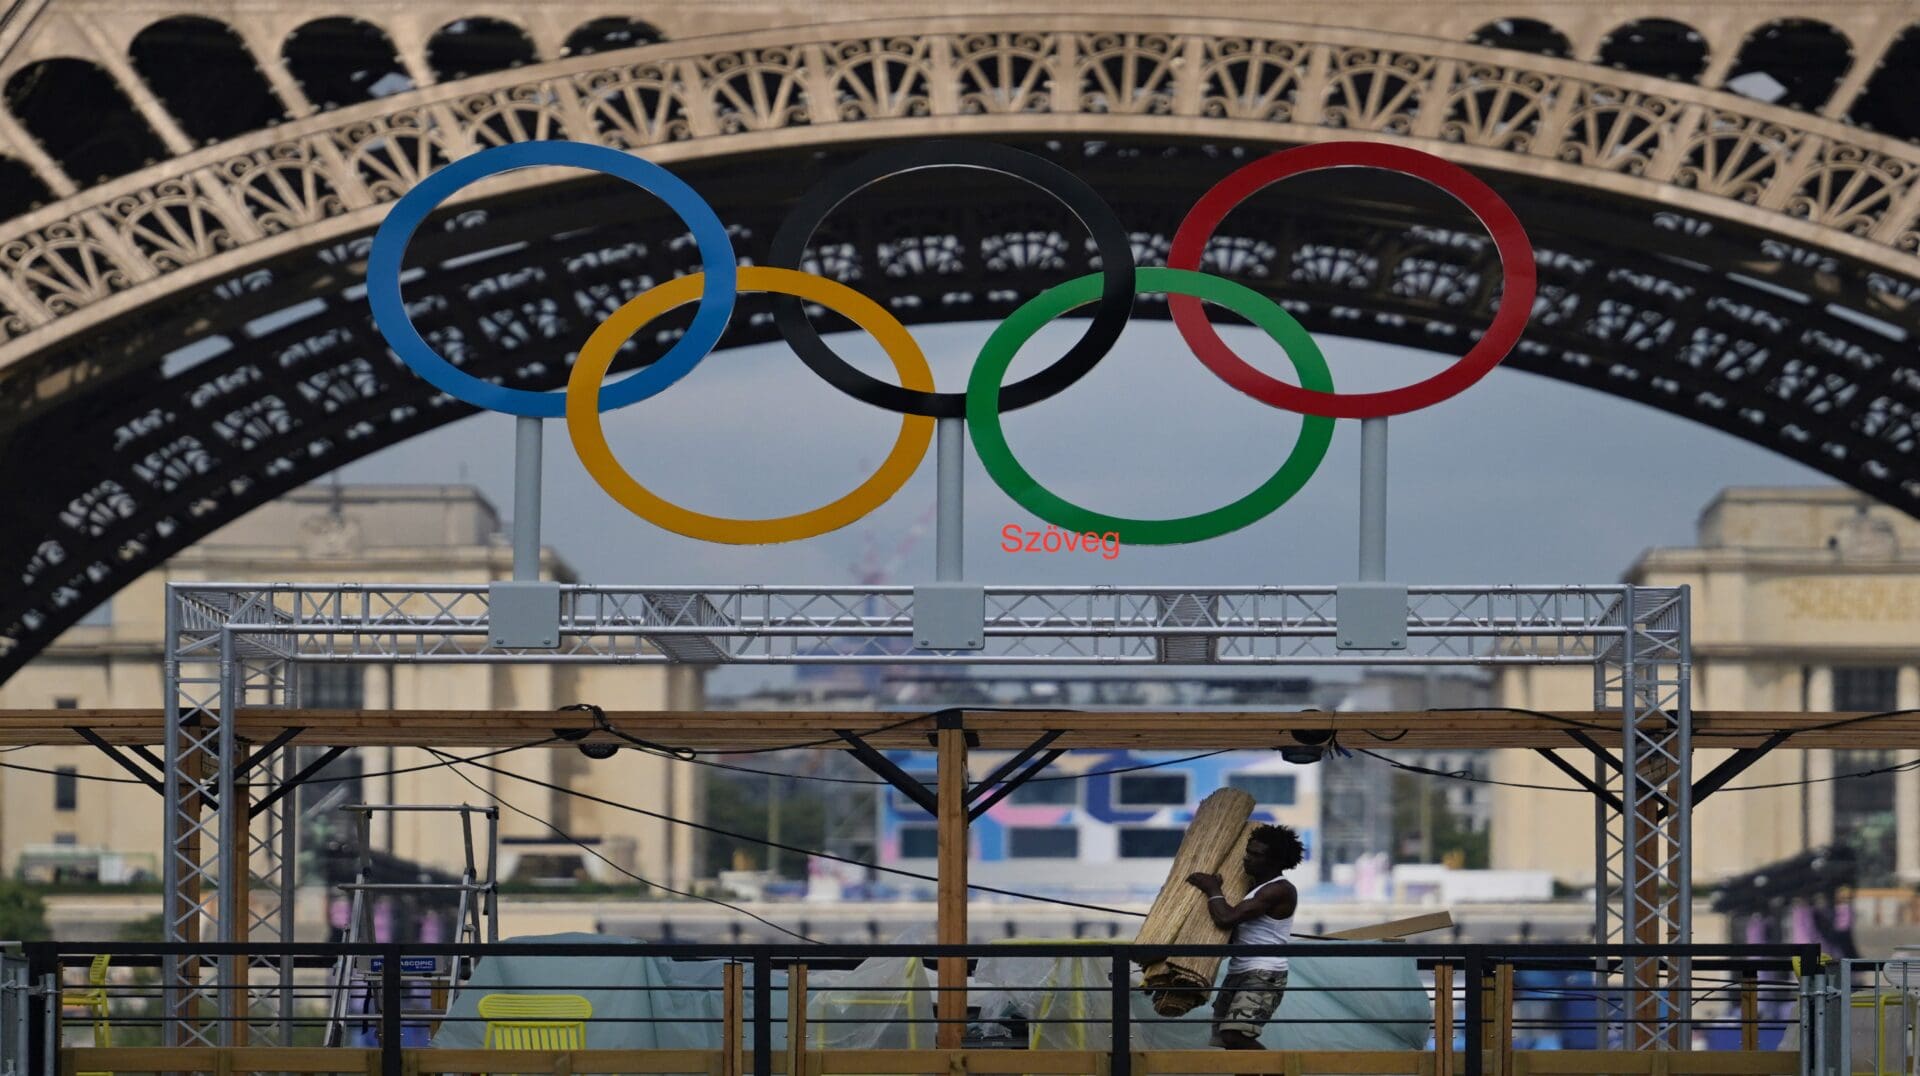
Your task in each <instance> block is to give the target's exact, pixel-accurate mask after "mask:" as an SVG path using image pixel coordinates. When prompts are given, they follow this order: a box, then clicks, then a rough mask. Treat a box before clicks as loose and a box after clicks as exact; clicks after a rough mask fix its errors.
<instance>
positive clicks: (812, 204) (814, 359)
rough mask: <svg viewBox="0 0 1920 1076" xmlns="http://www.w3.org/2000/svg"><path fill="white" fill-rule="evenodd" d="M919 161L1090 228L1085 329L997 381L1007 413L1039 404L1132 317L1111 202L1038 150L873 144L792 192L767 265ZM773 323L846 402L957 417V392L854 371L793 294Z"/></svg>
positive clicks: (1127, 260)
mask: <svg viewBox="0 0 1920 1076" xmlns="http://www.w3.org/2000/svg"><path fill="white" fill-rule="evenodd" d="M927 168H977V169H980V170H982V171H987V172H998V173H1000V174H1001V175H1004V176H1011V177H1012V178H1014V179H1018V180H1021V181H1023V182H1026V183H1029V184H1031V185H1033V186H1035V187H1038V188H1040V189H1041V190H1043V191H1045V192H1046V193H1048V194H1050V195H1052V196H1053V197H1054V198H1055V199H1057V200H1058V201H1059V202H1060V203H1061V204H1062V205H1064V206H1066V207H1067V209H1068V211H1069V212H1071V213H1072V214H1073V215H1074V216H1075V217H1077V218H1078V219H1079V221H1080V223H1081V224H1082V225H1083V226H1085V227H1086V229H1087V231H1088V232H1089V233H1091V234H1092V236H1093V244H1094V249H1095V250H1097V251H1098V252H1099V254H1100V268H1101V271H1102V282H1101V289H1100V301H1099V305H1098V306H1097V307H1095V309H1094V315H1093V319H1092V321H1091V322H1090V323H1089V324H1088V325H1087V331H1086V332H1084V333H1082V334H1081V336H1080V339H1079V340H1078V341H1076V342H1075V343H1074V345H1073V346H1072V347H1070V348H1068V349H1067V353H1066V354H1065V355H1062V356H1061V357H1060V358H1059V359H1057V360H1055V361H1054V363H1053V364H1052V365H1050V366H1048V367H1047V368H1046V369H1044V370H1041V371H1040V372H1039V373H1037V374H1034V375H1033V376H1032V377H1028V378H1025V379H1023V380H1020V381H1016V382H1014V383H1013V384H1011V385H1008V386H1006V387H1005V388H1002V389H1001V390H1000V408H1001V410H1003V411H1012V410H1014V409H1016V408H1021V407H1026V406H1027V405H1029V404H1036V403H1039V402H1040V401H1041V400H1044V399H1046V398H1048V397H1049V396H1052V395H1054V394H1055V393H1057V392H1060V391H1062V390H1063V389H1065V388H1067V387H1068V386H1070V385H1072V384H1073V383H1074V382H1075V381H1078V380H1080V378H1082V377H1084V376H1085V375H1086V373H1087V371H1089V370H1091V369H1093V368H1094V366H1095V365H1097V364H1098V363H1099V362H1100V360H1101V359H1103V358H1105V357H1106V355H1107V352H1109V351H1111V350H1112V349H1113V345H1114V343H1115V342H1116V341H1118V340H1119V339H1120V333H1121V331H1122V330H1124V329H1125V328H1126V327H1127V319H1128V318H1129V317H1131V316H1132V314H1133V300H1134V264H1133V243H1132V240H1131V239H1130V238H1129V237H1128V235H1127V229H1126V226H1125V225H1124V224H1122V223H1121V222H1120V218H1119V217H1118V216H1116V215H1115V214H1114V212H1113V208H1112V207H1111V206H1109V205H1107V203H1106V201H1105V200H1103V199H1102V198H1101V197H1100V195H1099V194H1098V193H1096V192H1095V191H1094V189H1093V188H1092V187H1090V186H1088V185H1087V183H1086V181H1085V180H1082V179H1081V178H1080V177H1079V176H1076V175H1074V174H1073V173H1072V172H1069V171H1067V170H1066V169H1065V168H1062V167H1060V166H1059V165H1057V164H1055V163H1053V162H1052V161H1049V160H1047V159H1046V158H1045V157H1041V156H1038V155H1036V154H1032V153H1028V152H1026V151H1025V150H1018V149H1014V148H1013V147H1012V146H1002V145H997V144H995V143H991V142H962V141H958V140H952V139H947V140H940V141H933V142H910V143H905V144H902V145H898V146H889V147H886V148H884V149H879V150H875V151H874V152H872V153H869V154H867V155H866V156H864V157H861V158H860V159H859V160H856V161H854V162H852V163H851V164H848V165H846V166H845V167H843V168H841V169H839V170H838V171H836V172H834V173H832V174H831V175H829V176H827V177H826V178H825V179H823V180H821V181H820V182H819V183H816V184H814V186H813V189H812V190H810V191H808V192H807V193H806V194H805V195H804V196H802V197H801V199H800V201H799V202H798V203H796V204H795V205H794V207H793V211H792V212H790V213H789V214H787V219H786V220H785V221H783V222H781V225H780V230H779V231H778V232H777V233H775V235H774V237H773V246H772V249H771V250H770V251H769V253H768V259H767V260H768V262H769V263H770V264H772V265H773V266H774V267H776V268H781V269H794V270H798V269H800V267H801V265H800V263H801V261H802V259H803V258H804V257H805V255H806V249H807V244H808V243H809V242H811V241H812V239H813V233H814V232H815V231H816V230H817V229H818V228H819V227H820V222H821V221H823V220H825V219H826V217H827V215H828V214H830V213H832V212H833V211H834V209H836V208H837V207H838V206H839V205H840V203H842V202H844V201H846V200H847V199H848V198H851V197H852V196H853V195H855V194H856V193H858V192H859V191H861V190H863V189H865V188H866V187H868V186H871V185H872V184H874V183H878V182H880V181H881V180H883V179H891V178H893V177H894V176H898V175H903V174H905V173H907V172H917V171H920V170H922V169H927ZM1116 270H1117V271H1116ZM773 323H774V326H775V327H776V328H778V329H779V330H780V335H781V336H782V337H783V338H785V340H786V342H787V345H788V346H789V347H791V348H793V350H794V352H795V353H796V354H798V355H799V356H800V361H802V362H804V363H806V364H807V366H808V368H810V369H811V370H813V372H814V373H816V374H819V375H820V376H821V377H823V378H825V379H826V380H827V381H828V382H829V383H830V384H832V385H833V386H834V387H835V388H837V389H839V390H840V391H842V392H844V393H846V394H847V395H849V396H852V397H853V398H854V399H856V400H860V401H862V402H865V403H869V404H872V405H873V406H875V407H882V408H885V409H887V410H889V411H893V412H897V413H899V414H905V415H927V416H931V417H934V418H965V417H966V414H967V394H966V393H965V392H920V391H917V390H914V389H907V388H902V387H900V386H899V385H891V384H888V383H887V382H885V381H882V380H880V379H879V378H877V377H874V376H872V375H870V374H867V373H864V372H862V371H860V370H858V369H855V368H854V367H853V366H852V365H851V364H849V363H848V362H847V360H845V359H843V358H841V357H840V356H839V354H837V353H836V352H835V351H834V350H833V349H832V348H831V347H828V346H827V342H826V341H825V340H822V339H821V338H820V333H819V332H818V331H817V330H815V329H814V327H813V324H812V323H811V322H809V321H808V320H807V311H806V307H805V305H804V304H803V303H802V301H801V300H800V299H798V298H796V297H794V296H790V295H775V296H773Z"/></svg>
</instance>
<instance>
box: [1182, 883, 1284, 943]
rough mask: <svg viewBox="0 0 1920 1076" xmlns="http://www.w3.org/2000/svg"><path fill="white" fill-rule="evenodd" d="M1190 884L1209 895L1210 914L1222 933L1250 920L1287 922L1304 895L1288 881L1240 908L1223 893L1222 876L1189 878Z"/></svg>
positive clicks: (1275, 885) (1273, 886)
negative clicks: (1263, 919) (1265, 917)
mask: <svg viewBox="0 0 1920 1076" xmlns="http://www.w3.org/2000/svg"><path fill="white" fill-rule="evenodd" d="M1187 882H1188V884H1190V885H1192V886H1194V887H1195V888H1197V889H1199V890H1200V891H1201V892H1202V893H1205V894H1206V895H1207V914H1208V915H1210V916H1212V917H1213V925H1214V926H1216V927H1219V928H1220V929H1221V930H1231V929H1233V928H1234V927H1237V926H1239V925H1240V924H1242V923H1245V922H1248V921H1249V920H1253V919H1258V918H1260V917H1261V916H1263V915H1270V916H1272V917H1274V918H1275V919H1285V918H1286V917H1287V916H1290V915H1292V914H1293V912H1294V908H1295V907H1296V906H1297V905H1298V904H1299V903H1300V893H1299V891H1298V890H1296V889H1294V888H1293V883H1292V882H1288V881H1281V882H1277V883H1275V884H1273V885H1270V886H1267V887H1266V888H1265V889H1262V890H1261V891H1260V892H1258V893H1255V894H1254V895H1253V896H1251V897H1248V898H1247V899H1245V900H1243V901H1241V902H1240V903H1238V904H1235V903H1233V902H1232V901H1229V900H1228V899H1227V898H1226V895H1225V894H1224V893H1222V892H1221V891H1220V876H1219V875H1217V874H1208V873H1206V872H1204V871H1200V872H1196V873H1193V874H1189V875H1187Z"/></svg>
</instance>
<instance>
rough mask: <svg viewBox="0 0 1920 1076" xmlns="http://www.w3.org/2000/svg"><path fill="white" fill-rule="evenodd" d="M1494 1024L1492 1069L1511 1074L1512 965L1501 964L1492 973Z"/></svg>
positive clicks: (1501, 1074) (1501, 1075)
mask: <svg viewBox="0 0 1920 1076" xmlns="http://www.w3.org/2000/svg"><path fill="white" fill-rule="evenodd" d="M1493 995H1494V1013H1495V1017H1494V1018H1495V1020H1497V1021H1498V1023H1497V1024H1496V1025H1495V1026H1496V1027H1497V1029H1498V1030H1497V1031H1496V1032H1495V1037H1494V1043H1493V1056H1494V1063H1493V1071H1494V1073H1495V1076H1513V965H1512V964H1501V965H1500V966H1499V967H1498V968H1497V969H1495V970H1494V973H1493Z"/></svg>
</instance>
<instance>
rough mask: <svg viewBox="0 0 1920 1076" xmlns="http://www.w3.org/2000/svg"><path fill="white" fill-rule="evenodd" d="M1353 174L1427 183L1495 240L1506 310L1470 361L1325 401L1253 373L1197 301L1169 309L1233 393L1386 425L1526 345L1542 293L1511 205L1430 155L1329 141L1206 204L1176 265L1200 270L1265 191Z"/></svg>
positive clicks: (1176, 245) (1177, 240) (1192, 221)
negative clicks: (1330, 172) (1308, 175)
mask: <svg viewBox="0 0 1920 1076" xmlns="http://www.w3.org/2000/svg"><path fill="white" fill-rule="evenodd" d="M1350 166H1352V167H1361V168H1379V169H1384V170H1386V171H1389V172H1399V173H1401V174H1403V175H1408V176H1412V177H1414V178H1416V179H1422V180H1425V181H1426V182H1428V183H1431V184H1433V185H1434V186H1436V187H1439V188H1440V189H1441V190H1443V191H1445V192H1447V193H1448V194H1450V195H1452V196H1453V197H1454V198H1455V199H1456V200H1458V201H1459V202H1460V203H1461V204H1462V205H1464V206H1466V207H1467V209H1468V211H1470V212H1471V213H1472V214H1473V215H1474V216H1475V217H1476V218H1478V219H1479V221H1480V224H1481V226H1482V227H1484V228H1486V229H1487V232H1488V234H1489V235H1491V236H1492V237H1493V245H1494V248H1495V249H1496V250H1497V251H1498V252H1499V254H1500V269H1501V273H1502V283H1501V294H1500V309H1499V312H1498V313H1496V314H1495V315H1494V318H1493V323H1492V324H1490V325H1488V326H1487V331H1486V333H1485V334H1483V335H1482V336H1481V337H1480V340H1479V341H1478V342H1477V343H1475V344H1474V345H1473V347H1472V348H1471V349H1469V350H1468V352H1467V353H1466V355H1464V356H1462V357H1461V358H1460V360H1459V361H1458V362H1456V363H1454V364H1453V365H1452V366H1450V367H1448V368H1447V369H1445V370H1442V371H1441V372H1439V373H1437V374H1435V375H1433V376H1432V377H1430V378H1427V379H1426V380H1425V381H1417V382H1414V383H1413V384H1411V385H1403V386H1401V387H1400V388H1397V389H1390V390H1387V391H1384V392H1359V393H1336V392H1332V391H1326V392H1321V391H1316V390H1314V389H1313V388H1311V387H1305V386H1294V385H1289V384H1287V383H1286V382H1284V381H1281V380H1279V379H1278V378H1274V377H1270V376H1268V375H1267V374H1264V373H1262V372H1260V371H1259V370H1256V369H1254V368H1253V367H1252V366H1250V365H1248V364H1247V361H1246V360H1245V359H1242V358H1241V357H1240V356H1239V355H1236V354H1234V352H1233V349H1232V348H1229V347H1228V346H1227V345H1226V343H1225V342H1224V341H1222V340H1221V339H1220V335H1219V334H1218V333H1217V332H1215V331H1214V328H1213V325H1212V324H1211V323H1210V322H1208V320H1207V315H1206V311H1205V310H1203V309H1202V308H1201V306H1200V302H1199V300H1197V299H1194V298H1191V297H1187V296H1181V295H1174V296H1170V297H1169V298H1168V300H1167V303H1168V306H1169V308H1170V309H1171V310H1172V312H1173V322H1174V325H1175V326H1177V327H1178V328H1179V330H1180V335H1181V336H1182V337H1183V338H1185V340H1186V342H1187V347H1188V348H1190V349H1191V350H1192V351H1193V353H1194V354H1195V355H1197V356H1198V357H1199V359H1200V361H1201V362H1203V363H1205V364H1206V365H1207V368H1208V369H1210V370H1212V371H1213V372H1214V373H1215V374H1217V375H1219V376H1220V377H1221V379H1223V380H1225V381H1226V382H1227V384H1229V385H1232V386H1233V387H1234V388H1236V389H1239V390H1240V391H1241V392H1244V393H1246V394H1247V395H1249V396H1251V397H1253V398H1254V399H1256V400H1259V401H1260V402H1262V403H1265V404H1270V405H1272V406H1274V407H1278V408H1282V409H1284V410H1287V411H1293V412H1296V413H1298V414H1302V415H1326V416H1329V417H1332V418H1378V417H1381V416H1385V415H1399V414H1404V413H1406V412H1408V411H1416V410H1419V409H1420V408H1423V407H1430V406H1432V405H1434V404H1437V403H1439V402H1440V401H1442V400H1445V399H1447V398H1449V397H1451V396H1453V395H1455V394H1456V393H1459V392H1460V391H1462V390H1464V389H1465V388H1467V387H1468V386H1469V385H1472V384H1473V383H1474V382H1476V381H1478V380H1480V379H1481V378H1482V377H1485V376H1486V375H1487V373H1488V372H1489V371H1491V370H1492V369H1493V368H1494V367H1495V366H1498V365H1499V364H1500V360H1502V359H1504V358H1506V357H1507V353H1508V352H1509V351H1512V350H1513V346H1514V345H1515V344H1516V343H1518V342H1519V341H1520V334H1521V333H1522V332H1523V331H1524V330H1525V329H1526V327H1527V321H1528V319H1529V318H1530V317H1531V316H1532V313H1533V297H1534V289H1535V285H1536V277H1535V266H1534V260H1533V244H1532V243H1531V242H1530V241H1529V240H1528V239H1527V232H1526V229H1525V228H1523V227H1521V225H1520V218H1519V217H1517V216H1515V215H1514V212H1513V210H1512V209H1511V208H1510V207H1509V206H1508V205H1507V203H1506V202H1504V201H1502V200H1501V198H1500V196H1499V195H1498V194H1495V193H1494V192H1493V189H1492V188H1491V187H1488V186H1487V185H1486V184H1485V183H1482V182H1481V181H1480V180H1479V179H1477V178H1476V177H1475V176H1474V175H1473V174H1472V173H1470V172H1468V171H1467V170H1466V169H1464V168H1461V167H1459V166H1458V165H1455V164H1452V163H1450V162H1448V161H1444V160H1442V159H1440V158H1439V157H1435V156H1433V155H1432V154H1430V153H1422V152H1420V151H1419V150H1415V149H1408V148H1406V147H1404V146H1390V145H1384V144H1381V143H1378V142H1329V143H1324V144H1321V145H1309V146H1298V147H1295V148H1293V149H1286V150H1281V151H1280V152H1278V153H1274V154H1270V155H1268V156H1266V157H1262V158H1260V159H1259V160H1257V161H1254V162H1253V163H1251V164H1248V165H1246V166H1244V167H1242V168H1239V169H1237V170H1235V171H1234V172H1233V173H1232V174H1230V175H1228V176H1227V178H1225V179H1223V180H1221V181H1220V182H1219V183H1217V184H1215V185H1214V187H1213V189H1212V190H1209V191H1208V192H1207V193H1206V194H1204V195H1202V196H1201V198H1200V200H1199V201H1198V202H1196V203H1194V206H1193V208H1192V209H1190V210H1188V211H1187V217H1186V219H1185V220H1183V221H1181V222H1180V228H1179V230H1178V231H1177V232H1175V233H1174V237H1173V245H1172V248H1171V249H1170V250H1169V251H1168V254H1167V264H1168V265H1169V266H1171V267H1173V268H1176V269H1199V268H1200V261H1201V255H1202V254H1203V253H1204V252H1205V250H1206V246H1207V240H1209V239H1211V238H1212V237H1213V231H1214V229H1215V228H1217V227H1219V225H1220V221H1221V219H1222V218H1224V217H1225V216H1226V215H1227V213H1228V211H1229V210H1231V209H1233V207H1235V206H1237V205H1239V204H1240V203H1241V202H1243V201H1245V200H1246V199H1247V198H1248V197H1250V196H1252V195H1253V194H1254V192H1256V191H1258V190H1260V189H1261V188H1263V187H1266V186H1268V185H1270V184H1273V183H1277V182H1279V181H1280V180H1282V179H1286V178H1287V177H1289V176H1296V175H1299V174H1301V173H1303V172H1316V171H1319V170H1321V169H1323V168H1341V167H1350Z"/></svg>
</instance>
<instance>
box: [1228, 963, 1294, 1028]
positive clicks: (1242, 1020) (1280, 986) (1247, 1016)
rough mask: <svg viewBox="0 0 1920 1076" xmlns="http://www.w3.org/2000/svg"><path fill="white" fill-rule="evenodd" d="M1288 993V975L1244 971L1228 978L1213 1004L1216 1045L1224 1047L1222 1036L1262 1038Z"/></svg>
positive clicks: (1275, 972) (1280, 972) (1281, 972)
mask: <svg viewBox="0 0 1920 1076" xmlns="http://www.w3.org/2000/svg"><path fill="white" fill-rule="evenodd" d="M1286 992H1287V973H1286V972H1284V971H1242V972H1235V973H1233V974H1231V975H1228V976H1227V979H1226V981H1225V982H1223V983H1221V984H1220V993H1219V996H1217V997H1215V998H1214V1001H1213V1044H1214V1045H1215V1046H1218V1045H1220V1033H1221V1032H1223V1031H1238V1032H1241V1033H1243V1034H1246V1035H1255V1036H1257V1035H1259V1034H1260V1029H1261V1028H1262V1027H1265V1026H1266V1023H1267V1021H1268V1020H1270V1019H1272V1018H1273V1010H1275V1009H1277V1008H1279V1007H1280V998H1281V997H1282V996H1283V995H1284V994H1286Z"/></svg>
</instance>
